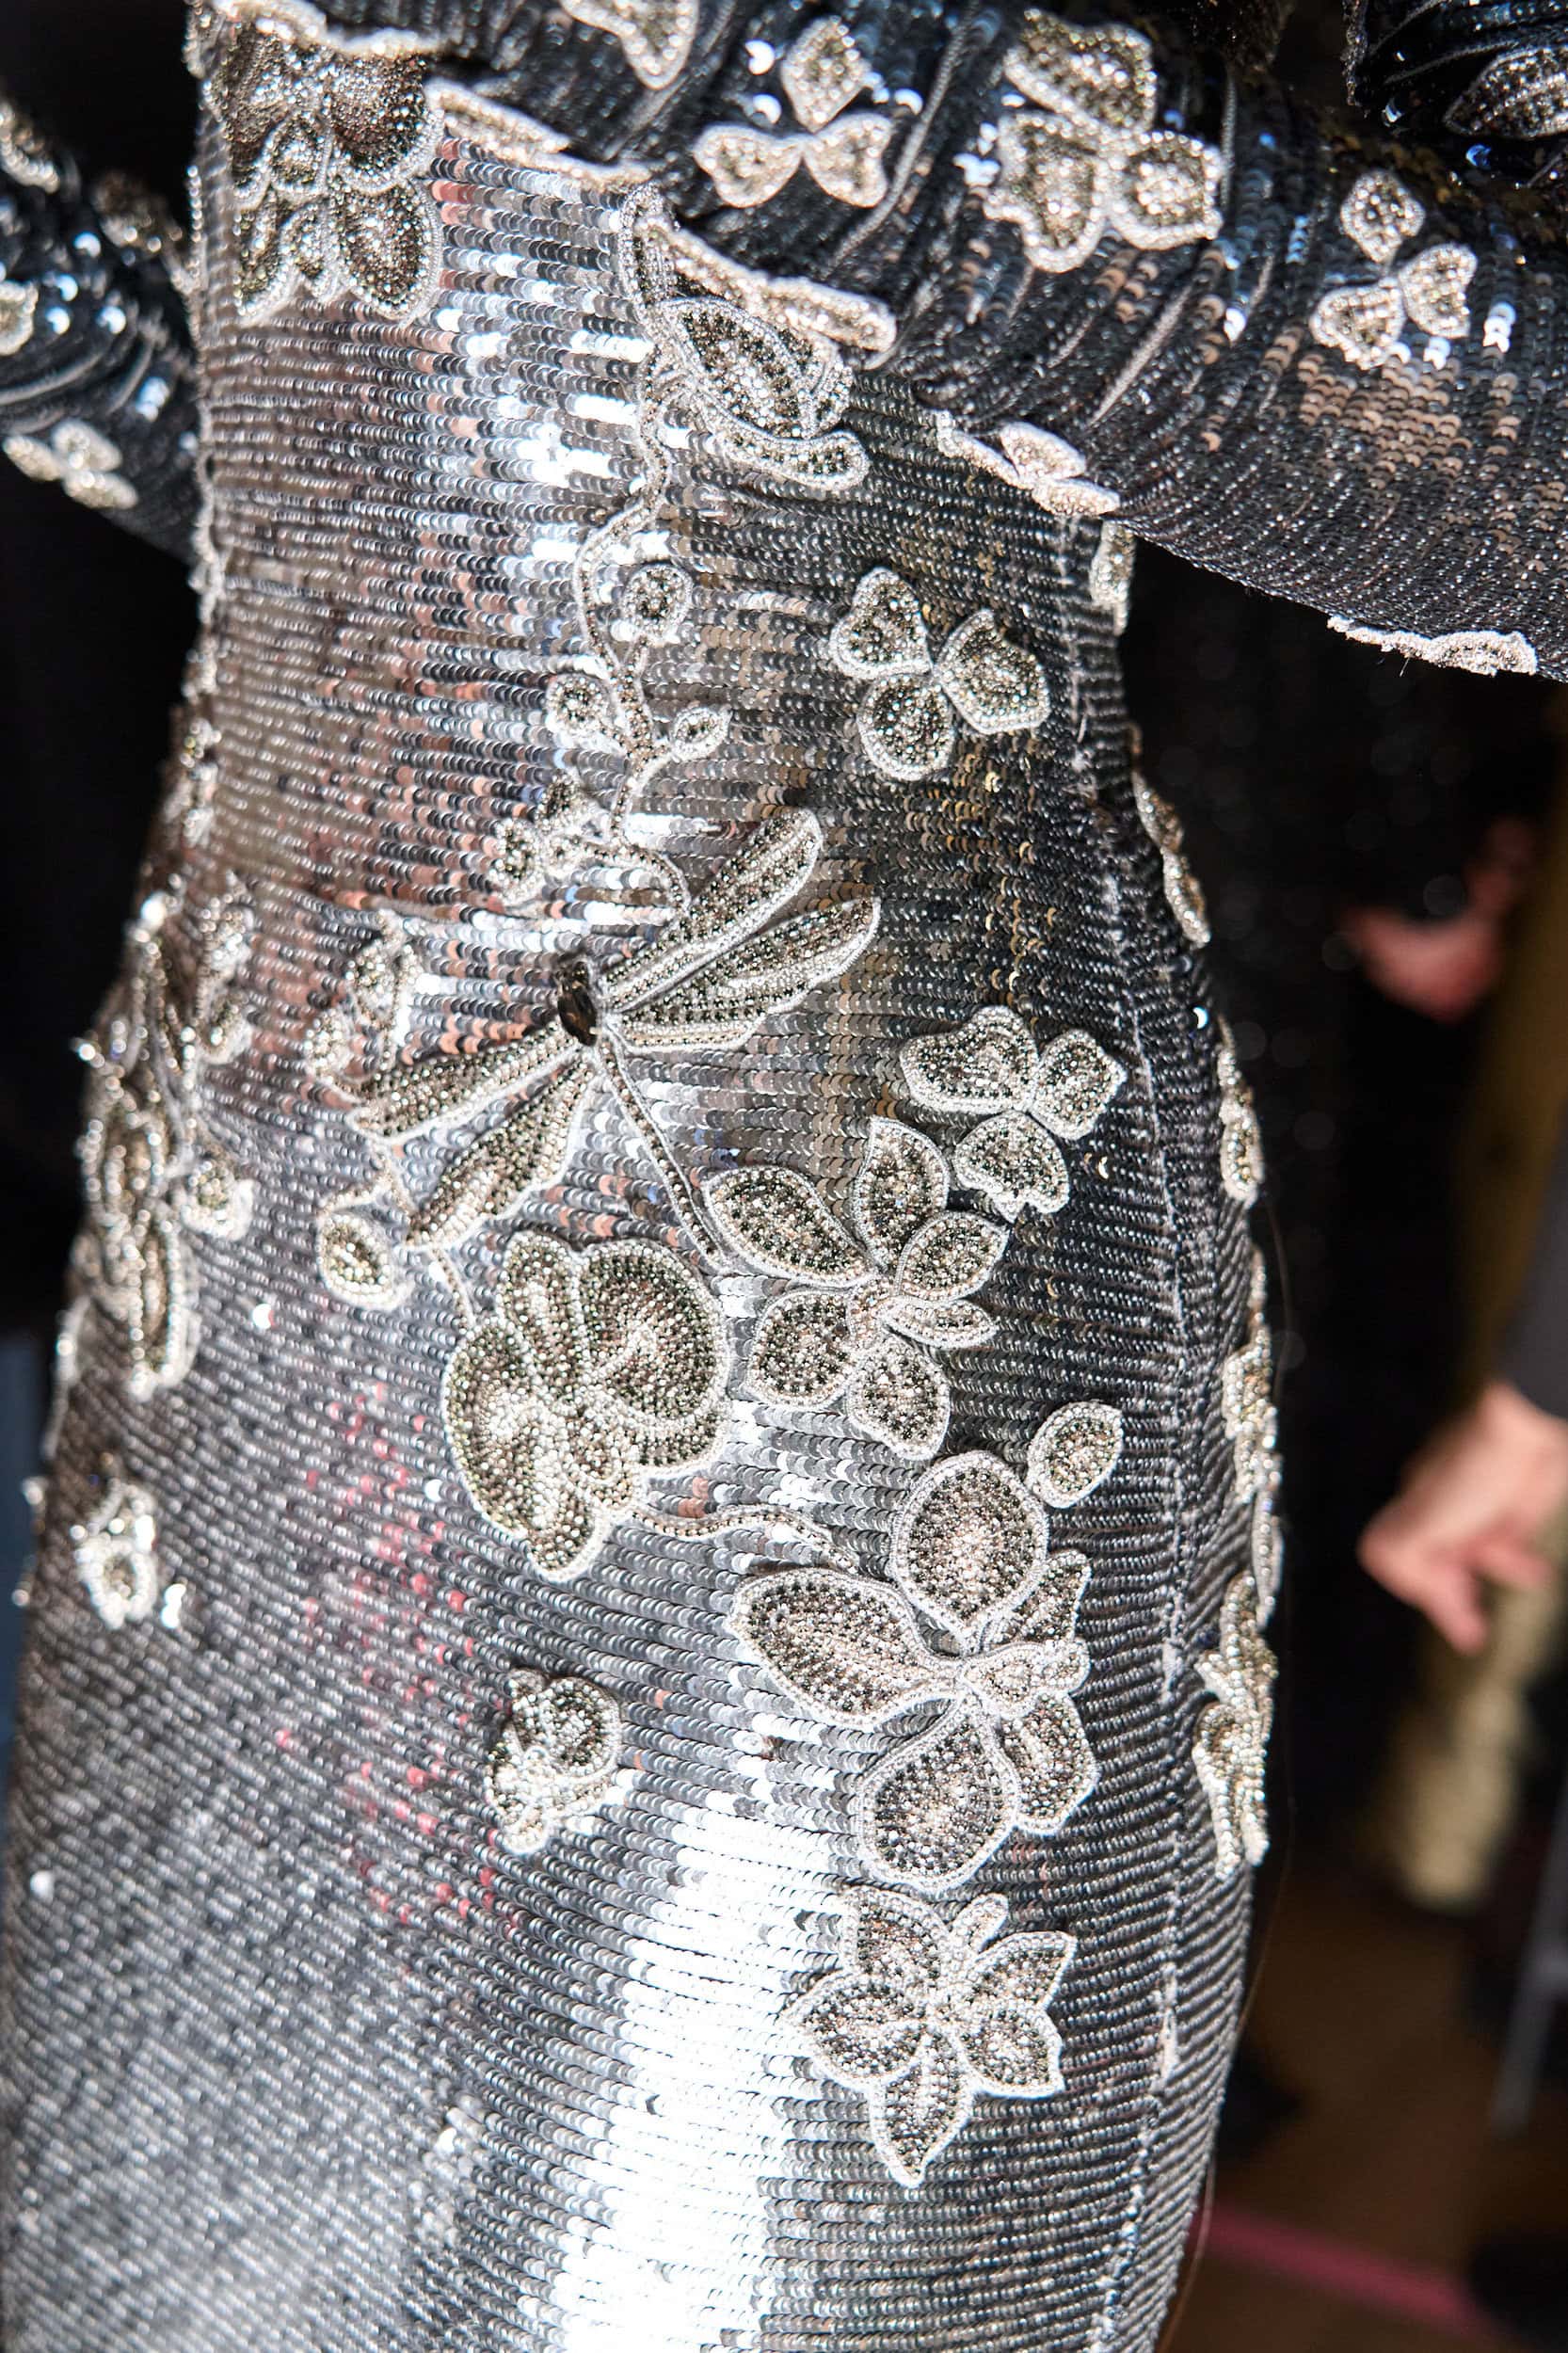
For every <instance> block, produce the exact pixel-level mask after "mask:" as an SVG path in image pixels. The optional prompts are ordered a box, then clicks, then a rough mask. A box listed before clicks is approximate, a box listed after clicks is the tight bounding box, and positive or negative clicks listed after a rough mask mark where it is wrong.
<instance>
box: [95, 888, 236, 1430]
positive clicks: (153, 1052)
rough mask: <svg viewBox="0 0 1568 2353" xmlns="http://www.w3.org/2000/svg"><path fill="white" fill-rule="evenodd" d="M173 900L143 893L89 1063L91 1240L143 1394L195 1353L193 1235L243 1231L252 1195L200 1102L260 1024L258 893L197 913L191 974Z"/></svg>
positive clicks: (99, 1284)
mask: <svg viewBox="0 0 1568 2353" xmlns="http://www.w3.org/2000/svg"><path fill="white" fill-rule="evenodd" d="M171 912H172V902H171V898H170V896H169V894H168V893H155V894H154V895H153V896H152V898H151V899H149V900H148V901H147V902H146V903H145V904H144V905H143V907H142V910H141V913H140V916H139V918H138V920H137V922H136V927H135V929H134V931H133V932H132V935H131V952H130V956H129V961H128V965H127V968H126V972H125V975H124V977H123V979H122V981H121V983H120V988H119V991H118V992H117V995H116V996H115V998H114V999H112V1000H111V1001H110V1006H109V1009H108V1012H107V1014H106V1016H105V1018H104V1022H103V1024H102V1026H101V1028H100V1029H99V1031H98V1032H97V1034H96V1035H95V1036H94V1037H93V1038H92V1039H91V1040H90V1041H89V1042H88V1044H87V1045H86V1046H85V1047H84V1048H83V1049H82V1050H83V1054H84V1057H85V1059H86V1061H87V1063H88V1070H89V1074H90V1075H89V1077H88V1097H87V1125H86V1128H85V1129H84V1132H83V1136H82V1144H81V1152H82V1167H83V1173H84V1176H85V1178H86V1187H87V1206H88V1222H87V1226H86V1229H85V1232H84V1236H83V1242H82V1245H81V1247H82V1248H83V1251H84V1255H85V1257H86V1260H87V1273H88V1277H89V1280H90V1281H91V1283H92V1287H93V1289H94V1291H95V1295H96V1296H97V1298H98V1300H99V1301H100V1303H101V1304H102V1305H104V1307H105V1308H107V1310H108V1312H109V1313H110V1315H112V1316H113V1317H114V1318H115V1319H116V1320H117V1321H119V1322H120V1323H122V1324H123V1325H124V1327H125V1334H126V1342H127V1346H128V1349H129V1352H130V1386H131V1392H132V1395H133V1396H136V1397H145V1396H148V1395H150V1394H151V1393H152V1391H153V1390H154V1389H159V1388H168V1387H171V1386H172V1385H174V1384H175V1383H176V1382H178V1381H180V1380H183V1379H184V1375H185V1373H186V1372H187V1371H188V1370H189V1369H190V1365H191V1361H192V1358H193V1357H194V1355H195V1353H196V1345H197V1313H196V1309H197V1275H196V1264H195V1257H194V1254H193V1251H192V1248H191V1237H192V1236H193V1235H196V1234H201V1235H208V1236H211V1237H213V1238H214V1239H216V1240H218V1241H232V1240H234V1239H236V1238H237V1237H238V1236H239V1235H241V1234H243V1233H244V1232H245V1230H246V1228H247V1226H248V1224H249V1222H250V1214H251V1206H252V1201H253V1196H254V1186H253V1183H252V1180H251V1179H250V1178H249V1177H245V1176H242V1175H241V1173H240V1171H239V1170H238V1169H237V1168H236V1167H235V1165H234V1163H233V1161H232V1160H231V1158H230V1157H229V1155H228V1154H227V1153H226V1152H225V1151H224V1150H223V1149H222V1147H221V1146H220V1145H219V1144H217V1143H216V1141H215V1139H214V1138H213V1136H212V1135H211V1134H210V1132H209V1131H208V1128H207V1127H206V1125H205V1123H204V1121H203V1119H202V1116H201V1112H200V1095H201V1088H202V1081H203V1079H204V1077H205V1074H206V1072H207V1070H208V1068H209V1067H210V1066H211V1065H212V1064H216V1063H223V1062H227V1061H229V1060H231V1059H232V1056H233V1055H235V1054H236V1053H238V1052H239V1050H240V1049H241V1048H242V1047H243V1046H244V1044H245V1042H246V1040H247V1038H248V1035H249V1025H248V1022H247V1020H246V1018H245V1016H244V1014H243V1012H242V1010H241V1006H240V1001H239V996H238V990H237V985H236V984H237V981H238V977H239V974H240V972H241V971H242V970H243V968H244V966H245V964H246V962H247V959H248V956H249V952H250V938H251V918H250V910H249V905H248V901H247V900H246V898H245V897H244V895H243V893H241V892H240V891H239V890H237V889H233V890H232V891H231V892H230V894H229V895H228V897H226V898H225V899H223V900H221V901H219V902H218V903H217V904H216V905H214V906H212V907H210V908H208V909H207V910H206V911H205V912H204V914H203V915H202V916H201V917H200V919H199V920H198V923H197V952H196V963H195V969H194V972H193V973H192V975H191V977H190V979H189V981H188V982H184V981H183V980H182V979H181V977H180V974H179V968H178V966H177V963H176V961H175V958H174V956H173V954H172V952H171V951H170V948H169V945H168V930H169V923H168V918H169V916H170V914H171Z"/></svg>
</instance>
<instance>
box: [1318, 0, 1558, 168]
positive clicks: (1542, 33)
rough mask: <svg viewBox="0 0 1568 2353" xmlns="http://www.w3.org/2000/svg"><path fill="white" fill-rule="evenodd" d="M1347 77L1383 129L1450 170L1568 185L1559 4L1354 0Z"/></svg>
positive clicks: (1542, 0) (1554, 0)
mask: <svg viewBox="0 0 1568 2353" xmlns="http://www.w3.org/2000/svg"><path fill="white" fill-rule="evenodd" d="M1350 25H1351V41H1350V82H1351V88H1352V94H1353V96H1354V97H1355V99H1356V101H1357V103H1358V104H1361V105H1363V106H1365V107H1366V108H1367V110H1368V113H1369V114H1372V115H1375V116H1376V117H1377V119H1378V120H1379V121H1380V122H1382V123H1383V124H1384V126H1385V127H1386V128H1387V129H1389V130H1391V131H1394V132H1396V133H1397V134H1398V135H1399V136H1401V137H1404V138H1419V139H1421V140H1422V141H1423V142H1424V143H1426V144H1429V145H1431V146H1432V147H1433V148H1435V149H1436V150H1437V151H1438V152H1439V153H1441V154H1443V155H1444V156H1445V158H1446V159H1447V160H1448V162H1450V163H1451V164H1453V165H1455V166H1456V168H1467V169H1470V170H1474V171H1482V172H1489V173H1497V174H1499V175H1500V176H1501V177H1503V178H1504V179H1507V180H1512V181H1515V182H1517V183H1518V184H1520V185H1522V186H1523V185H1534V186H1536V187H1544V188H1546V189H1548V190H1549V191H1550V192H1551V193H1552V194H1553V196H1554V198H1555V199H1556V200H1558V201H1560V200H1561V197H1562V194H1563V192H1564V189H1565V187H1568V11H1565V10H1564V9H1563V8H1562V6H1561V4H1560V0H1353V5H1352V8H1351V12H1350Z"/></svg>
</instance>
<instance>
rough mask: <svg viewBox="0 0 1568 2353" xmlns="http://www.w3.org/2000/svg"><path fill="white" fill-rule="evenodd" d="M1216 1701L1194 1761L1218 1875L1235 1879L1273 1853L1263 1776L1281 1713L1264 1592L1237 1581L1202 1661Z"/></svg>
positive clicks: (1203, 1722) (1202, 1721)
mask: <svg viewBox="0 0 1568 2353" xmlns="http://www.w3.org/2000/svg"><path fill="white" fill-rule="evenodd" d="M1198 1674H1199V1677H1200V1679H1201V1680H1202V1683H1203V1686H1204V1689H1206V1690H1208V1691H1211V1692H1212V1693H1213V1695H1214V1696H1213V1700H1212V1703H1211V1705H1209V1706H1208V1707H1206V1708H1205V1709H1204V1711H1203V1713H1202V1715H1201V1716H1200V1717H1199V1718H1198V1730H1197V1737H1196V1739H1195V1740H1194V1741H1193V1743H1192V1762H1193V1764H1194V1765H1195V1767H1196V1768H1197V1775H1198V1779H1199V1781H1200V1782H1201V1783H1202V1785H1203V1789H1204V1794H1205V1796H1206V1797H1207V1798H1208V1806H1209V1812H1210V1814H1211V1815H1212V1817H1213V1822H1214V1876H1215V1878H1216V1879H1218V1880H1221V1881H1225V1880H1229V1879H1233V1878H1234V1877H1235V1875H1236V1873H1237V1872H1238V1871H1239V1870H1240V1868H1241V1865H1242V1864H1243V1863H1250V1864H1252V1865H1255V1866H1256V1865H1257V1864H1259V1863H1261V1862H1262V1860H1263V1858H1264V1856H1265V1855H1266V1854H1267V1853H1268V1851H1269V1825H1268V1817H1267V1814H1266V1812H1265V1807H1264V1795H1263V1770H1264V1764H1265V1761H1266V1758H1267V1755H1268V1748H1269V1733H1270V1729H1271V1727H1272V1722H1273V1713H1274V1699H1273V1690H1274V1674H1275V1667H1274V1655H1273V1653H1272V1650H1271V1649H1270V1648H1269V1645H1268V1643H1267V1642H1266V1641H1264V1639H1263V1634H1262V1630H1261V1626H1260V1625H1259V1619H1258V1600H1257V1589H1256V1586H1255V1585H1254V1583H1253V1580H1252V1578H1251V1577H1250V1576H1241V1577H1233V1578H1232V1580H1231V1582H1230V1584H1229V1585H1228V1586H1227V1587H1226V1589H1225V1597H1224V1603H1223V1604H1222V1605H1221V1609H1220V1641H1219V1647H1218V1648H1217V1649H1216V1650H1212V1651H1209V1652H1208V1653H1206V1655H1205V1656H1204V1657H1202V1658H1200V1659H1199V1660H1198Z"/></svg>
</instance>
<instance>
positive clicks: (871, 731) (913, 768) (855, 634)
mask: <svg viewBox="0 0 1568 2353" xmlns="http://www.w3.org/2000/svg"><path fill="white" fill-rule="evenodd" d="M827 651H828V659H829V661H830V662H832V663H833V664H834V666H835V667H836V668H837V669H840V670H841V671H842V672H843V673H844V676H845V677H846V678H851V679H855V680H857V681H864V682H865V684H866V692H865V694H864V695H863V696H861V698H860V704H859V708H858V710H857V711H856V726H857V727H858V728H859V731H860V741H861V743H862V744H863V745H864V746H865V752H866V757H867V759H868V760H870V761H871V763H872V767H873V768H877V769H880V771H881V772H882V774H883V775H884V776H893V777H896V778H897V779H898V780H899V781H900V782H901V783H906V784H913V783H916V782H918V780H919V779H920V777H922V776H934V775H936V771H937V770H938V769H942V768H946V767H947V765H948V763H949V761H950V760H952V754H953V749H954V746H955V744H956V743H957V740H958V731H957V728H956V727H955V725H954V715H955V714H956V716H957V718H959V719H961V720H962V721H963V722H964V724H965V726H966V727H969V728H973V729H974V731H975V733H976V734H977V735H1016V734H1020V733H1022V732H1024V731H1025V730H1027V729H1028V728H1037V727H1038V726H1039V725H1040V723H1041V721H1042V720H1043V719H1044V718H1045V717H1046V715H1047V713H1048V710H1049V708H1050V703H1049V697H1048V695H1047V693H1046V680H1045V673H1044V671H1043V670H1042V669H1041V667H1040V664H1039V663H1038V662H1037V661H1036V660H1035V658H1034V656H1033V655H1032V653H1031V652H1030V651H1029V650H1028V648H1025V647H1023V646H1016V645H1015V644H1014V643H1013V641H1012V640H1011V638H1008V637H1005V636H1004V635H1003V634H1002V632H1001V631H1000V628H999V627H998V625H997V622H996V620H995V618H994V616H992V615H991V614H990V613H989V612H987V611H984V610H982V611H980V612H978V613H973V614H971V615H970V616H969V618H968V620H967V621H961V622H960V623H959V625H958V627H957V628H956V629H955V630H953V631H952V634H951V635H950V636H949V638H948V640H947V642H946V644H945V645H944V646H943V648H942V650H941V652H940V653H939V654H938V655H936V658H935V659H933V657H932V652H931V644H930V640H929V638H928V637H927V635H926V627H925V616H924V615H923V614H922V613H921V611H920V599H919V598H918V597H917V596H916V594H915V591H914V590H913V588H911V587H910V586H909V584H908V583H907V582H906V581H903V580H900V578H899V576H898V574H897V573H896V572H888V571H882V570H878V571H874V572H868V573H867V574H866V576H865V578H864V579H863V580H862V581H861V582H860V584H859V585H858V587H857V588H856V591H855V601H854V603H853V604H852V605H851V607H850V610H849V611H848V613H846V614H845V615H844V616H843V618H842V619H841V620H840V621H839V622H837V623H836V624H835V626H834V630H833V633H832V635H831V636H830V638H829V639H828V645H827Z"/></svg>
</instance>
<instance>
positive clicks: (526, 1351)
mask: <svg viewBox="0 0 1568 2353" xmlns="http://www.w3.org/2000/svg"><path fill="white" fill-rule="evenodd" d="M496 1307H497V1310H498V1313H499V1315H500V1318H501V1321H503V1322H504V1324H505V1325H506V1326H507V1327H508V1332H507V1338H508V1348H509V1349H516V1350H518V1351H520V1352H521V1353H520V1356H519V1357H518V1359H517V1361H518V1362H519V1363H520V1365H521V1366H522V1367H523V1369H524V1373H525V1378H526V1380H527V1382H528V1385H529V1387H530V1388H531V1389H532V1390H533V1392H534V1394H535V1395H536V1396H537V1397H538V1398H539V1399H540V1400H541V1401H543V1402H544V1403H545V1404H547V1405H549V1406H550V1407H551V1408H552V1410H554V1411H556V1412H559V1411H561V1410H562V1409H563V1408H564V1407H566V1406H568V1405H569V1404H570V1403H571V1402H572V1401H573V1400H574V1399H575V1398H577V1397H578V1396H580V1395H581V1393H582V1390H583V1388H584V1384H585V1382H586V1381H587V1378H588V1372H589V1365H590V1356H589V1345H588V1335H587V1331H586V1328H585V1326H584V1320H583V1311H582V1307H581V1305H580V1303H579V1300H578V1293H577V1261H576V1259H575V1258H574V1257H573V1256H572V1253H571V1252H570V1251H569V1250H568V1248H567V1246H566V1244H565V1243H564V1242H559V1241H555V1240H554V1239H553V1237H552V1236H551V1235H549V1234H519V1235H518V1236H517V1238H516V1239H515V1241H513V1242H512V1243H511V1246H510V1247H509V1249H508V1250H507V1252H506V1256H505V1257H504V1259H503V1261H502V1267H501V1277H500V1280H499V1282H498V1283H497V1285H496ZM480 1329H481V1330H483V1329H484V1327H483V1326H482V1325H481V1327H480ZM508 1360H510V1359H508Z"/></svg>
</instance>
